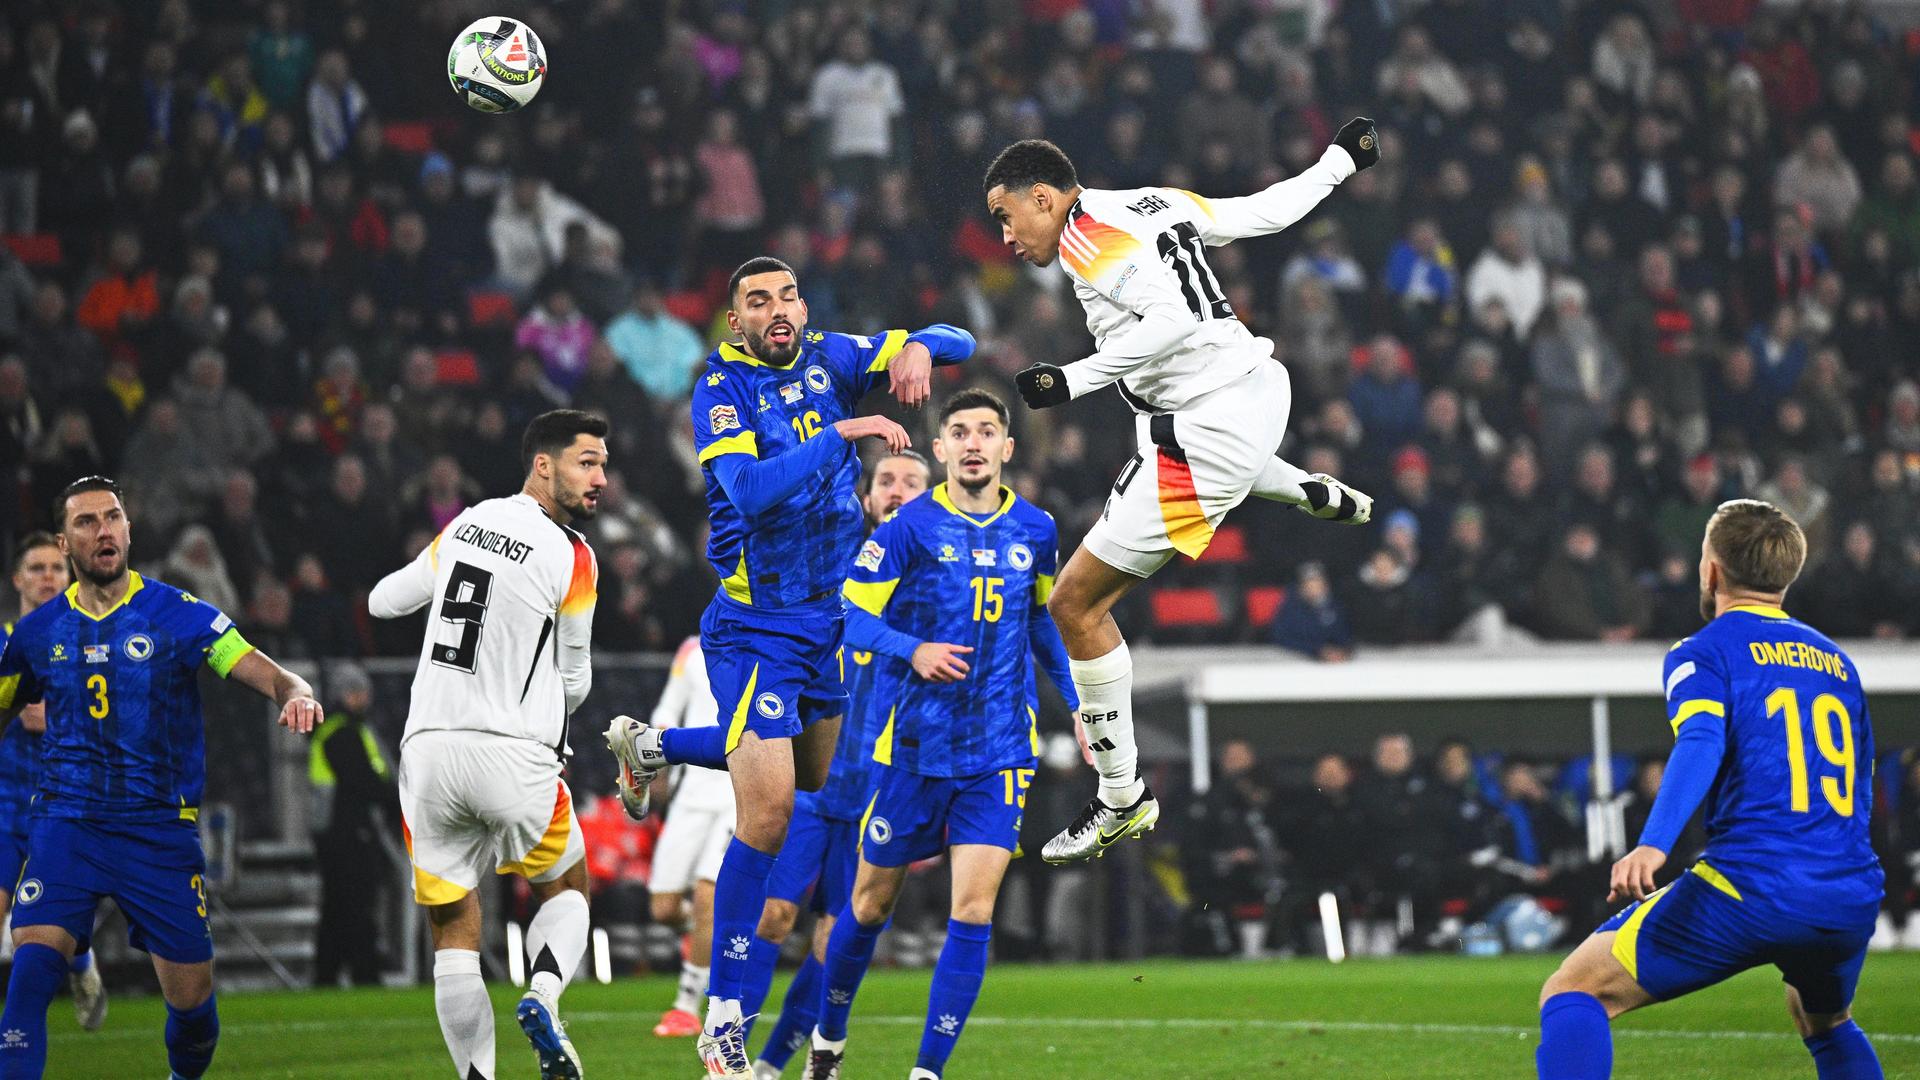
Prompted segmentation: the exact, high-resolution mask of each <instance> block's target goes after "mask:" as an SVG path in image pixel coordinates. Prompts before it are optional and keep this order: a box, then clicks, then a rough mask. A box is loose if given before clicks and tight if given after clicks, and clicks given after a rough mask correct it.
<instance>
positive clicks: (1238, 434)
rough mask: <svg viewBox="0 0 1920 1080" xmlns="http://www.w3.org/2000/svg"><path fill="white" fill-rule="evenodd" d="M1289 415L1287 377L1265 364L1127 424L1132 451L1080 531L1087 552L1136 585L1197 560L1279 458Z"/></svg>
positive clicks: (1290, 386) (1290, 395)
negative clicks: (1103, 503)
mask: <svg viewBox="0 0 1920 1080" xmlns="http://www.w3.org/2000/svg"><path fill="white" fill-rule="evenodd" d="M1292 409H1293V384H1292V383H1291V382H1290V381H1289V380H1288V378H1287V369H1286V368H1283V367H1281V366H1280V365H1279V364H1278V363H1277V362H1275V361H1273V360H1270V359H1269V360H1265V361H1264V362H1262V363H1260V364H1258V365H1256V366H1255V367H1254V368H1253V370H1251V371H1249V372H1247V373H1246V374H1245V375H1242V376H1241V377H1239V378H1238V379H1235V380H1234V381H1233V382H1230V383H1228V384H1227V385H1225V386H1222V387H1220V388H1219V389H1218V390H1212V391H1209V392H1207V393H1205V394H1202V395H1200V396H1199V397H1197V398H1194V399H1193V400H1192V401H1191V402H1189V403H1188V404H1187V405H1186V407H1184V408H1182V409H1180V410H1179V411H1178V412H1170V413H1156V414H1151V415H1140V416H1136V417H1135V424H1136V426H1137V429H1138V439H1139V447H1140V449H1139V450H1138V451H1137V452H1136V453H1135V454H1134V456H1133V460H1132V461H1129V462H1128V463H1127V465H1126V467H1125V468H1123V469H1121V470H1120V478H1119V479H1118V480H1116V481H1114V485H1113V492H1112V494H1110V495H1108V496H1107V507H1106V510H1105V511H1103V512H1102V513H1101V515H1100V520H1099V521H1096V522H1094V524H1093V528H1092V529H1090V530H1088V532H1087V538H1086V540H1085V541H1084V543H1085V544H1086V547H1087V549H1088V550H1089V551H1090V552H1091V553H1092V554H1093V555H1095V556H1097V557H1098V558H1099V559H1100V561H1101V562H1103V563H1106V564H1107V565H1108V566H1111V567H1113V568H1114V569H1116V570H1121V571H1124V572H1126V573H1129V574H1133V575H1134V576H1136V577H1143V578H1144V577H1152V576H1153V574H1154V572H1155V571H1157V570H1159V569H1160V568H1161V567H1162V566H1165V565H1166V564H1167V560H1169V559H1171V558H1173V556H1174V553H1175V552H1178V553H1180V554H1182V555H1185V556H1187V557H1188V558H1190V559H1197V558H1199V557H1200V555H1201V553H1202V552H1204V551H1206V550H1207V545H1208V544H1210V543H1212V542H1213V530H1214V529H1215V528H1216V527H1217V526H1218V525H1219V524H1220V519H1222V518H1224V517H1226V516H1227V511H1229V510H1231V509H1233V508H1234V507H1236V506H1239V505H1240V504H1241V503H1242V502H1244V501H1246V498H1247V494H1248V492H1250V491H1252V490H1253V485H1254V481H1255V480H1257V479H1259V477H1260V473H1261V471H1262V470H1263V469H1265V468H1266V467H1267V463H1268V462H1270V461H1272V460H1273V456H1274V455H1275V454H1276V453H1278V452H1279V451H1280V440H1281V439H1282V438H1284V437H1285V435H1286V433H1287V414H1288V413H1289V412H1291V411H1292Z"/></svg>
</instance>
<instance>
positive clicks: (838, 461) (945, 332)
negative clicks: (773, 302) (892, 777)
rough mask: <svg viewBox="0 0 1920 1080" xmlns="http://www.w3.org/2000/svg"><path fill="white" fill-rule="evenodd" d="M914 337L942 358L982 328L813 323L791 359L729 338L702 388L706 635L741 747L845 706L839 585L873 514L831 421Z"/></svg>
mask: <svg viewBox="0 0 1920 1080" xmlns="http://www.w3.org/2000/svg"><path fill="white" fill-rule="evenodd" d="M910 342H911V343H918V344H921V345H924V346H925V347H926V348H927V351H928V352H929V353H930V354H931V355H932V357H933V359H934V362H935V363H944V364H950V363H958V362H959V361H961V360H964V359H966V358H967V357H968V356H970V355H972V353H973V338H972V336H971V335H969V334H968V333H967V332H966V331H964V330H959V329H956V328H954V327H950V326H944V325H936V326H930V327H927V328H926V329H924V330H919V331H916V332H914V333H912V334H909V333H907V332H906V331H905V330H889V331H887V332H886V333H885V334H882V335H879V336H876V337H865V336H860V335H855V334H834V333H826V332H823V331H818V330H809V331H807V332H806V333H805V334H804V335H803V337H802V341H801V347H800V350H799V352H798V354H797V355H796V357H795V359H794V360H793V362H792V363H790V364H788V365H787V366H785V367H774V366H771V365H769V364H767V363H765V362H764V361H762V360H759V359H758V358H756V357H754V356H752V355H750V354H748V353H747V352H746V351H744V350H742V349H740V348H739V347H737V346H734V345H721V346H720V347H719V348H718V349H716V350H715V351H714V352H713V354H712V355H711V356H709V357H708V358H707V367H706V371H705V373H704V374H702V375H701V376H700V377H699V378H698V379H697V380H696V381H695V383H694V389H693V401H692V410H693V440H694V449H695V451H696V453H697V455H698V457H699V460H700V465H701V469H702V473H703V475H704V478H705V480H706V489H707V516H708V522H709V525H710V527H711V535H710V537H709V539H708V541H707V559H708V561H709V562H710V563H711V564H712V565H713V568H714V572H715V573H716V574H718V575H719V577H720V581H721V585H720V589H719V591H718V593H717V594H716V595H715V597H714V599H713V602H712V603H711V604H710V605H709V606H708V608H707V611H706V614H705V615H704V617H703V618H702V619H701V624H700V642H701V646H702V648H703V649H704V651H705V652H706V655H707V657H708V672H709V674H710V675H711V677H712V681H713V694H714V700H715V701H716V702H717V703H718V705H719V708H720V723H721V724H722V725H723V726H725V727H726V728H727V730H728V736H727V749H728V750H729V751H731V750H732V749H733V747H735V746H736V745H738V744H739V741H740V738H741V736H742V735H743V734H744V733H745V732H746V731H749V730H751V731H754V732H755V733H757V734H759V735H760V736H761V737H762V738H790V737H792V736H793V735H796V734H798V733H799V732H800V731H801V730H802V728H803V727H804V725H805V724H807V723H810V722H812V721H813V720H815V719H819V718H821V717H827V716H836V715H839V714H840V712H841V711H842V709H843V708H844V703H845V693H844V691H843V690H842V688H841V684H840V673H839V665H838V663H837V661H836V659H835V657H836V654H837V653H838V651H839V647H840V635H841V633H842V619H841V610H842V608H841V603H840V598H839V591H840V583H841V582H842V581H843V580H845V578H846V569H847V553H848V552H851V551H853V550H854V549H855V548H856V547H857V546H858V545H859V543H860V537H861V533H862V531H863V530H864V528H865V525H866V518H865V515H864V513H863V512H862V510H861V508H860V500H859V497H858V495H857V487H858V484H859V479H860V457H859V455H858V453H856V452H855V448H854V446H853V444H852V443H849V442H847V441H845V440H844V439H842V438H841V437H840V435H839V434H838V433H837V432H835V431H834V430H833V425H834V424H835V423H837V422H839V421H841V420H846V419H849V418H851V417H853V416H854V415H855V409H856V407H857V406H858V404H859V402H860V399H861V398H863V397H865V396H866V395H867V393H868V392H869V391H871V390H874V389H876V388H879V387H881V386H884V385H886V383H887V382H888V380H889V375H888V372H889V369H890V367H891V365H892V364H893V362H894V361H895V360H896V359H897V358H898V357H899V356H900V354H901V352H902V351H903V350H905V349H906V347H907V345H908V344H909V343H910Z"/></svg>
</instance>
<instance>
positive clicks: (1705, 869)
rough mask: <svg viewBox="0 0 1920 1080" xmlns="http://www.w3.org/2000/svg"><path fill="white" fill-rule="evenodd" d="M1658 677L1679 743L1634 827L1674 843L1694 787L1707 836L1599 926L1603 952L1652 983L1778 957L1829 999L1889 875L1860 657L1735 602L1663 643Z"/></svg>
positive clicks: (1858, 957) (1659, 989)
mask: <svg viewBox="0 0 1920 1080" xmlns="http://www.w3.org/2000/svg"><path fill="white" fill-rule="evenodd" d="M1665 691H1666V698H1667V717H1668V722H1669V723H1670V724H1671V725H1672V727H1673V730H1674V734H1675V737H1676V743H1675V747H1674V754H1673V757H1672V759H1671V761H1670V764H1669V768H1668V772H1667V779H1666V781H1665V782H1664V783H1663V785H1662V788H1661V792H1660V796H1659V798H1658V799H1657V800H1656V801H1655V806H1654V809H1653V813H1652V815H1651V816H1650V817H1649V819H1648V823H1647V827H1646V829H1645V831H1644V832H1643V834H1642V836H1641V838H1640V842H1641V843H1642V844H1645V845H1650V846H1653V847H1657V848H1659V849H1661V850H1663V851H1665V850H1670V849H1671V847H1672V844H1673V842H1674V838H1675V837H1676V836H1677V835H1678V833H1679V830H1680V828H1682V827H1684V826H1685V824H1686V821H1687V819H1688V818H1690V817H1691V816H1692V814H1693V811H1694V809H1695V807H1696V806H1697V805H1698V804H1699V802H1700V801H1701V794H1702V792H1703V791H1704V801H1705V804H1706V823H1707V850H1706V853H1705V854H1704V855H1703V856H1702V857H1701V859H1700V861H1699V862H1697V863H1696V864H1694V866H1693V867H1692V868H1691V870H1690V871H1689V872H1688V873H1686V874H1685V875H1683V876H1682V877H1681V878H1680V879H1679V880H1678V881H1676V882H1675V883H1674V884H1672V885H1670V886H1668V887H1667V888H1665V889H1662V890H1661V891H1660V892H1658V893H1655V894H1654V895H1653V896H1651V897H1649V898H1647V899H1646V900H1644V901H1641V902H1639V903H1636V904H1634V905H1633V906H1631V907H1629V908H1627V910H1625V911H1623V912H1621V913H1620V914H1619V915H1616V916H1615V917H1614V918H1613V919H1611V920H1609V921H1608V922H1607V923H1606V924H1605V925H1603V926H1602V927H1601V929H1602V930H1616V931H1618V934H1617V936H1616V938H1615V940H1614V947H1613V952H1614V956H1615V957H1616V958H1618V959H1619V960H1620V962H1621V963H1622V964H1623V965H1624V966H1625V967H1626V969H1627V971H1628V973H1629V974H1631V975H1633V977H1634V978H1635V979H1636V980H1638V981H1639V983H1640V984H1641V985H1642V986H1643V987H1645V988H1646V989H1647V991H1648V992H1649V993H1651V994H1653V995H1654V996H1655V997H1656V998H1671V997H1678V996H1679V995H1681V994H1685V993H1689V992H1691V991H1693V990H1697V989H1699V988H1701V987H1703V986H1707V985H1710V984H1712V983H1715V982H1718V981H1720V980H1721V979H1725V978H1727V977H1729V976H1731V975H1733V974H1735V973H1737V972H1739V971H1743V970H1745V969H1747V968H1750V967H1755V966H1758V965H1761V964H1773V965H1776V966H1778V967H1779V968H1780V970H1781V972H1782V974H1783V975H1784V976H1785V978H1786V981H1787V982H1788V983H1789V984H1791V985H1793V986H1794V987H1796V988H1797V989H1798V990H1799V991H1800V994H1801V996H1802V998H1803V999H1804V1001H1805V1004H1806V1006H1807V1009H1808V1010H1809V1011H1810V1012H1837V1011H1839V1009H1840V1008H1841V1007H1844V1006H1845V1005H1846V1004H1847V1003H1848V1002H1849V1001H1851V1000H1852V997H1853V988H1854V984H1855V982H1856V981H1857V980H1858V977H1859V972H1860V964H1861V961H1862V960H1863V958H1864V956H1865V950H1866V944H1867V940H1868V939H1869V938H1870V937H1871V936H1872V934H1873V928H1874V919H1875V916H1876V914H1877V912H1878V910H1879V906H1880V900H1881V895H1882V890H1883V886H1884V878H1883V875H1882V872H1881V869H1880V863H1879V860H1878V858H1876V857H1875V855H1874V852H1873V848H1872V844H1871V842H1870V838H1869V831H1868V823H1869V821H1870V819H1871V817H1872V813H1873V760H1874V744H1873V727H1872V724H1871V722H1870V720H1869V718H1868V714H1867V700H1866V694H1865V691H1864V689H1863V688H1862V687H1861V685H1860V673H1859V671H1858V669H1856V668H1855V667H1854V665H1853V661H1852V660H1850V659H1849V658H1848V657H1847V655H1846V654H1845V653H1844V652H1842V651H1841V649H1840V647H1839V646H1838V645H1835V644H1834V643H1833V641H1832V640H1830V639H1829V638H1827V637H1826V636H1825V635H1824V634H1821V633H1820V632H1819V631H1817V630H1815V629H1813V628H1812V627H1810V626H1808V625H1806V624H1805V623H1802V622H1800V621H1799V620H1797V619H1794V618H1791V617H1789V616H1788V615H1787V614H1786V612H1784V611H1781V610H1780V609H1778V608H1773V607H1763V606H1747V607H1737V608H1733V609H1731V610H1729V611H1727V612H1726V613H1724V614H1722V615H1721V616H1719V617H1718V618H1716V619H1714V620H1713V621H1712V622H1710V623H1709V624H1707V626H1706V627H1705V628H1704V629H1702V630H1701V631H1700V632H1699V633H1698V634H1695V635H1694V636H1692V637H1690V638H1687V639H1686V640H1684V641H1682V642H1680V643H1679V644H1678V645H1675V646H1674V647H1673V649H1672V651H1670V652H1669V653H1668V654H1667V659H1666V667H1665ZM1676 822H1677V824H1676Z"/></svg>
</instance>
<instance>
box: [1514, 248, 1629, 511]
mask: <svg viewBox="0 0 1920 1080" xmlns="http://www.w3.org/2000/svg"><path fill="white" fill-rule="evenodd" d="M1552 297H1553V322H1552V325H1551V326H1549V327H1546V328H1545V329H1543V330H1542V331H1541V333H1540V334H1539V335H1538V336H1537V337H1536V338H1535V341H1534V346H1533V375H1534V378H1535V379H1537V380H1538V381H1539V385H1540V435H1541V457H1542V458H1543V459H1545V464H1546V467H1547V472H1548V474H1549V475H1551V476H1555V477H1565V476H1566V475H1567V474H1568V473H1569V472H1571V471H1572V466H1573V457H1574V453H1575V451H1576V450H1578V448H1579V447H1581V446H1584V445H1586V444H1587V443H1589V442H1592V441H1593V440H1594V439H1596V438H1598V437H1599V436H1600V435H1601V433H1603V432H1604V431H1605V430H1606V426H1607V422H1608V420H1609V419H1610V418H1611V416H1612V412H1613V407H1614V404H1615V402H1616V401H1617V400H1618V399H1619V397H1620V392H1621V390H1622V389H1624V388H1625V386H1626V380H1627V372H1626V367H1625V365H1624V364H1622V363H1621V361H1620V354H1619V353H1618V352H1617V351H1616V350H1615V349H1614V346H1613V342H1611V341H1609V340H1608V339H1607V337H1606V335H1605V334H1604V333H1603V332H1602V331H1601V329H1600V327H1599V325H1598V324H1597V323H1595V322H1594V320H1593V317H1592V316H1591V315H1590V314H1588V312H1587V290H1586V287H1585V286H1583V285H1581V284H1580V283H1579V282H1578V281H1574V280H1572V279H1566V278H1563V279H1561V280H1559V281H1556V282H1555V283H1554V285H1553V290H1552Z"/></svg>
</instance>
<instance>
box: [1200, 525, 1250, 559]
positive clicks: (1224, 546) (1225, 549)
mask: <svg viewBox="0 0 1920 1080" xmlns="http://www.w3.org/2000/svg"><path fill="white" fill-rule="evenodd" d="M1200 561H1201V562H1203V563H1219V564H1222V565H1226V566H1238V565H1239V564H1241V563H1244V562H1246V561H1247V530H1245V529H1243V528H1241V527H1240V526H1238V525H1222V526H1221V527H1220V528H1219V529H1217V530H1215V531H1214V534H1213V542H1212V543H1210V544H1208V545H1207V550H1206V551H1205V552H1204V553H1203V554H1202V555H1201V556H1200Z"/></svg>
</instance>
